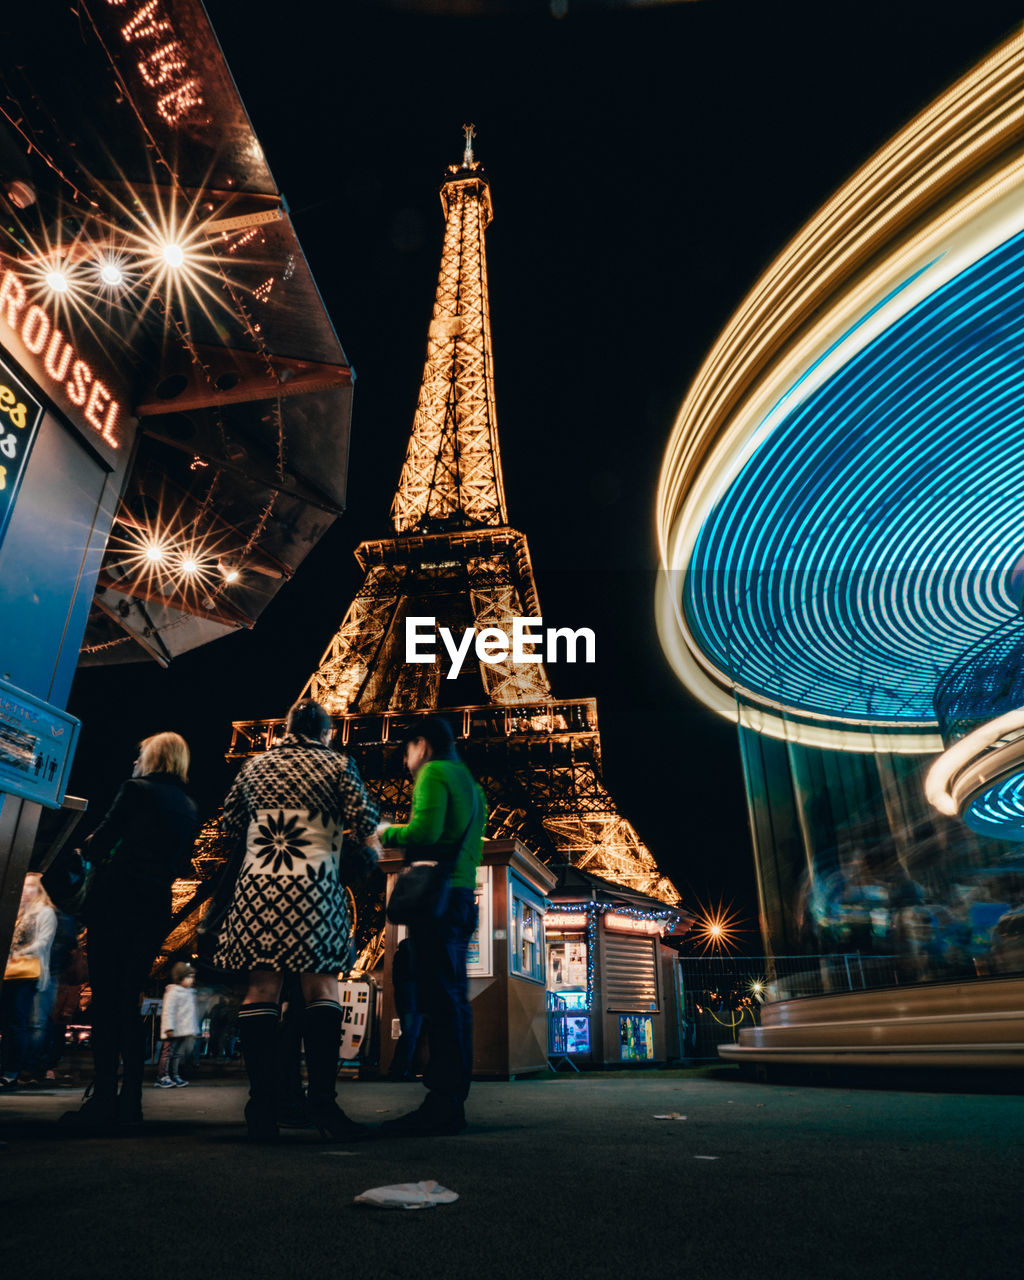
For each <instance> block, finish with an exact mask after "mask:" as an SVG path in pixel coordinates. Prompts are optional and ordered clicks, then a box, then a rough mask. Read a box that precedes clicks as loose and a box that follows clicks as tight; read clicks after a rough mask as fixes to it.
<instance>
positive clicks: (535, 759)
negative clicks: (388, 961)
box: [229, 125, 679, 965]
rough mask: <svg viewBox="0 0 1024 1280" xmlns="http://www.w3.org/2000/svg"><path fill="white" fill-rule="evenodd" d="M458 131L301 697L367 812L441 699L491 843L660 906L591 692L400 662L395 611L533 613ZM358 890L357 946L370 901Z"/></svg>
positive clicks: (392, 782) (478, 669)
mask: <svg viewBox="0 0 1024 1280" xmlns="http://www.w3.org/2000/svg"><path fill="white" fill-rule="evenodd" d="M465 132H466V146H465V152H464V155H463V159H462V163H461V164H457V165H450V166H449V168H448V172H447V176H446V178H445V181H444V183H443V185H442V187H441V204H442V207H443V209H444V216H445V234H444V244H443V248H442V253H441V266H440V271H439V273H438V282H437V291H436V294H435V298H434V310H433V316H432V319H431V322H430V328H429V331H428V337H427V355H426V363H425V365H424V371H423V380H422V384H421V387H420V393H419V399H418V403H417V406H416V414H415V418H414V421H413V428H412V433H411V435H410V438H409V443H408V446H407V449H406V454H405V461H404V465H403V467H402V472H401V477H400V479H399V482H398V489H397V492H396V493H395V497H394V501H393V503H392V506H391V522H392V525H393V527H394V536H393V537H389V538H386V539H381V540H376V541H366V542H363V543H361V544H360V545H359V546H358V547H357V548H356V552H355V555H356V559H357V561H358V563H359V565H360V568H361V569H362V570H363V572H364V573H365V575H366V576H365V579H364V581H363V584H362V586H361V588H360V589H359V591H358V592H357V594H356V596H355V598H354V599H353V601H352V603H351V605H350V606H349V608H348V611H347V612H346V614H345V617H344V619H343V621H342V623H341V626H340V627H339V629H338V631H337V632H336V633H335V635H334V636H333V638H332V639H331V642H330V644H329V646H328V648H327V650H326V652H325V653H324V655H323V657H322V659H321V661H320V664H319V666H318V667H317V669H316V671H315V672H314V673H313V674H312V676H311V677H310V679H309V681H308V682H307V684H306V686H305V688H304V689H303V696H307V697H312V698H316V699H317V701H319V702H321V703H323V705H324V706H325V707H326V708H327V710H328V711H329V712H330V714H331V716H332V718H333V721H334V725H335V742H336V745H338V746H340V747H344V748H345V749H347V750H351V751H353V752H355V754H356V758H357V760H358V762H359V766H360V769H361V771H362V773H363V776H364V778H365V779H366V781H367V784H368V786H369V787H370V788H371V790H372V791H373V792H374V793H375V795H376V796H377V797H378V799H379V801H380V804H381V808H382V811H384V812H389V813H392V814H395V815H401V814H403V813H404V812H406V811H407V808H408V803H409V796H410V789H411V788H410V783H409V779H408V778H407V777H406V775H405V772H404V770H403V768H402V761H401V742H402V733H403V732H404V730H405V728H406V727H407V726H408V723H409V721H410V719H411V718H412V717H415V716H416V715H422V714H427V713H430V712H433V711H438V710H441V711H443V712H445V714H447V715H448V716H449V718H450V720H451V722H452V724H453V726H454V728H455V730H456V734H457V737H458V739H459V750H460V753H461V754H462V756H463V757H464V759H466V761H467V763H468V764H469V766H470V767H471V768H472V770H473V772H474V773H475V774H476V775H477V777H478V778H479V779H480V781H481V784H482V785H483V787H484V789H485V791H486V793H487V796H488V799H489V803H490V810H491V812H490V821H489V825H488V835H489V836H490V837H491V838H492V839H507V838H510V837H517V838H519V839H520V840H522V841H523V843H524V844H525V845H527V846H528V847H529V848H530V849H531V850H532V851H533V852H535V853H536V854H537V855H538V856H539V857H540V858H542V859H543V860H544V861H545V862H549V863H557V862H571V863H572V864H574V865H575V866H578V867H583V868H586V869H587V870H588V871H590V872H592V873H594V874H596V875H599V876H602V877H604V878H606V879H608V880H612V881H614V882H616V883H618V884H622V885H626V886H628V887H630V888H633V889H636V890H639V891H641V892H643V893H646V894H649V895H651V896H652V897H655V898H658V899H660V900H661V901H663V902H666V903H669V904H675V903H677V902H678V901H679V894H678V893H677V892H676V889H675V887H674V885H673V884H672V882H671V881H670V880H669V879H668V878H667V877H666V876H664V875H663V874H662V873H661V872H660V871H659V869H658V867H657V864H656V863H655V860H654V858H653V856H652V854H651V852H650V850H649V849H648V847H647V846H646V845H645V844H644V842H643V841H642V840H641V839H640V837H639V835H638V834H637V832H636V830H635V828H634V827H633V825H632V824H631V823H630V822H629V820H628V819H627V818H625V817H624V816H623V815H622V814H621V813H619V811H618V809H617V808H616V805H615V802H614V800H613V799H612V797H611V795H610V794H609V792H608V789H607V788H606V786H605V784H604V782H603V779H602V773H601V739H600V733H599V731H598V723H597V705H596V703H595V702H594V700H593V699H575V700H570V701H566V700H557V699H555V698H554V696H553V694H552V690H551V684H550V681H549V679H548V675H547V672H546V670H545V667H544V664H543V662H540V661H535V662H530V663H514V662H513V661H512V658H511V655H510V656H509V657H508V658H507V659H505V660H502V661H499V662H494V663H483V662H477V661H475V660H471V659H470V658H467V660H466V662H465V664H464V667H463V670H462V672H461V674H460V675H459V677H458V678H457V679H455V680H451V679H448V678H447V673H446V672H445V671H444V670H443V667H442V664H441V663H440V662H437V663H410V662H406V660H405V632H406V619H407V618H410V617H432V618H434V619H435V620H436V626H437V627H448V628H449V629H450V631H451V634H452V635H453V636H454V635H462V634H463V632H464V630H465V629H466V628H474V629H476V630H477V631H480V630H482V629H483V628H485V627H496V628H499V629H500V630H501V631H503V632H504V633H505V634H511V631H512V623H513V619H514V618H515V617H517V616H518V617H527V618H536V617H540V616H541V609H540V604H539V601H538V598H537V588H536V585H535V582H534V576H533V568H532V565H531V563H530V553H529V548H528V546H527V541H526V537H525V536H524V535H523V534H522V533H520V532H518V531H517V530H516V529H513V528H511V527H510V526H509V524H508V519H507V514H506V506H505V492H504V485H503V481H502V474H501V456H500V452H499V448H498V431H497V414H496V410H495V400H494V374H493V362H492V355H491V326H490V313H489V304H488V294H487V265H486V255H485V247H484V235H485V232H486V230H487V227H488V226H489V225H490V222H491V220H492V218H493V206H492V203H491V193H490V187H489V183H488V179H487V176H486V174H485V173H484V170H483V168H482V167H481V165H480V162H479V161H478V160H476V158H475V157H474V155H473V149H472V142H473V137H474V132H475V131H474V129H473V127H472V126H471V125H470V126H466V127H465ZM281 732H283V722H282V721H280V720H260V721H240V722H236V724H235V726H234V737H233V742H232V747H231V751H230V752H229V757H231V758H235V759H244V758H245V757H246V756H248V755H251V754H254V753H255V752H258V751H263V750H266V749H267V747H268V746H270V744H271V743H272V742H273V741H274V738H275V737H276V736H277V735H278V734H280V733H281ZM358 896H359V898H360V909H361V927H360V931H359V932H360V935H361V937H362V939H363V940H364V942H366V941H370V940H371V939H372V937H373V936H374V934H375V932H376V930H375V929H374V928H373V925H374V923H375V922H376V921H377V919H378V917H379V915H380V908H379V906H375V905H373V904H370V903H368V902H366V900H365V896H364V895H363V894H360V895H358ZM371 945H372V944H371ZM367 959H372V955H368V954H367V953H364V965H365V963H366V961H367Z"/></svg>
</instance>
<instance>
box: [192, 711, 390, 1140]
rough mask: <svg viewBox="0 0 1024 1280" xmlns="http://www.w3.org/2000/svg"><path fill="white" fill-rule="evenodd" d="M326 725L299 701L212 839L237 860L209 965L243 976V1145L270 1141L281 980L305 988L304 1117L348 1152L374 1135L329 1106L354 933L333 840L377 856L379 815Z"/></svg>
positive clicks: (234, 794)
mask: <svg viewBox="0 0 1024 1280" xmlns="http://www.w3.org/2000/svg"><path fill="white" fill-rule="evenodd" d="M330 732H331V722H330V719H329V717H328V715H327V712H326V711H325V710H324V709H323V707H322V706H320V704H319V703H318V702H313V701H312V700H311V699H305V700H303V701H301V702H297V703H296V704H295V706H294V707H292V709H291V711H289V713H288V722H287V725H286V731H285V736H284V737H283V738H282V739H281V740H280V742H278V743H275V744H274V746H273V747H271V749H270V750H269V751H268V752H266V753H265V754H264V755H261V756H256V757H254V758H253V759H252V760H249V761H248V762H247V763H246V764H245V765H244V766H243V768H242V770H241V772H240V773H239V775H238V777H237V778H236V779H235V784H234V786H233V787H232V788H231V791H230V792H229V794H228V797H227V800H226V801H225V802H224V813H223V817H222V819H221V827H222V829H223V831H224V833H225V835H227V836H229V837H230V838H232V839H234V840H236V841H239V842H240V843H244V845H245V854H244V860H243V861H242V863H241V868H240V870H239V873H238V880H237V882H236V884H235V888H234V894H233V897H232V900H231V905H230V907H229V909H228V912H227V915H226V917H225V920H224V924H223V927H222V929H221V933H220V940H219V943H218V946H217V950H216V953H215V957H214V959H215V962H216V963H217V964H218V965H219V966H221V967H222V968H225V969H230V970H235V971H245V972H247V973H248V975H249V990H248V993H247V994H246V997H245V1000H244V1001H243V1003H242V1006H241V1009H240V1010H239V1015H238V1029H239V1035H240V1037H241V1041H242V1051H243V1053H244V1055H245V1065H246V1070H247V1071H248V1073H249V1086H250V1089H249V1102H248V1103H247V1104H246V1108H245V1118H246V1121H247V1123H248V1126H249V1137H250V1138H252V1139H254V1140H256V1141H274V1140H276V1139H277V1137H278V1132H277V1124H276V1122H275V1110H276V1097H275V1093H276V1044H277V1021H278V1000H279V997H280V993H281V985H282V982H283V979H284V975H285V973H289V972H290V973H298V974H301V977H302V992H303V995H304V997H305V1000H306V1009H305V1013H304V1014H303V1024H302V1038H303V1041H304V1043H305V1049H306V1068H307V1072H308V1075H309V1106H310V1112H311V1114H312V1117H313V1120H314V1122H315V1123H316V1124H317V1126H318V1127H319V1128H320V1130H321V1132H322V1133H329V1134H330V1135H331V1136H332V1137H334V1138H339V1139H343V1140H345V1141H353V1140H356V1139H358V1138H362V1137H366V1136H368V1134H369V1133H371V1132H372V1130H370V1129H368V1128H367V1127H366V1126H365V1125H360V1124H356V1123H355V1122H354V1121H352V1120H350V1119H349V1118H348V1117H347V1116H346V1115H345V1113H344V1111H342V1110H341V1108H340V1107H339V1106H338V1104H337V1102H336V1101H335V1098H334V1093H335V1082H336V1079H337V1073H338V1051H339V1046H340V1042H341V1006H340V1004H339V1003H338V983H337V978H338V972H339V970H343V969H347V968H348V966H349V950H350V944H351V932H350V923H349V914H348V904H347V901H346V894H345V885H344V883H343V881H342V879H341V874H340V870H339V858H340V854H341V843H342V832H343V830H345V829H346V828H347V829H348V830H349V831H350V834H351V838H352V840H354V841H355V842H356V844H357V846H364V845H366V844H370V845H371V847H375V848H379V844H378V843H377V842H376V838H375V836H374V831H375V828H376V824H377V809H376V807H375V805H374V804H373V802H372V801H371V800H370V798H369V797H368V796H367V793H366V788H365V786H364V785H363V780H362V778H361V777H360V776H359V770H358V769H357V768H356V765H355V762H354V761H353V760H352V759H350V758H349V757H348V756H345V755H340V754H339V753H338V752H336V751H332V750H331V749H330V748H329V747H328V746H327V740H328V738H329V737H330Z"/></svg>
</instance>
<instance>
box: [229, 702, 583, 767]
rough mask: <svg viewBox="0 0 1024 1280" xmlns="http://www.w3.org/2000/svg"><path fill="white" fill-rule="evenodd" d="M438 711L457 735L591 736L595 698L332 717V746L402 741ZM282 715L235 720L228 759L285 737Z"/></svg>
mask: <svg viewBox="0 0 1024 1280" xmlns="http://www.w3.org/2000/svg"><path fill="white" fill-rule="evenodd" d="M432 714H433V715H436V714H441V715H443V716H445V718H446V719H447V720H448V722H449V723H450V724H451V726H452V728H453V730H454V731H455V735H456V737H457V738H460V739H466V738H473V739H486V738H499V739H500V738H505V739H508V738H518V739H522V740H529V739H530V738H538V739H539V738H541V737H543V738H545V739H551V738H557V737H560V736H566V737H596V735H597V702H596V700H595V699H594V698H570V699H565V700H561V701H556V700H554V699H552V700H550V701H548V702H530V703H520V704H514V703H512V704H505V705H499V704H494V703H486V704H483V705H480V706H470V707H442V708H440V709H439V710H438V711H434V712H430V711H385V712H378V713H373V714H370V715H340V716H332V717H331V723H332V725H333V727H334V734H333V737H332V745H333V746H335V747H339V748H341V747H348V746H354V747H356V746H367V745H371V744H372V745H376V744H381V743H401V741H402V737H403V735H404V734H405V733H406V731H407V730H408V729H409V728H410V727H411V726H413V725H414V724H415V722H416V720H417V719H419V718H421V717H422V716H424V715H432ZM284 726H285V722H284V719H283V718H282V719H278V720H236V721H235V722H234V724H233V725H232V730H233V732H232V735H231V747H230V750H229V752H228V756H229V758H230V757H242V756H251V755H255V754H256V753H257V752H261V751H267V750H269V749H270V747H272V746H273V745H274V743H275V742H277V741H279V740H280V738H282V737H283V736H284Z"/></svg>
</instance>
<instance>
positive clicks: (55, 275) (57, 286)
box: [46, 267, 70, 293]
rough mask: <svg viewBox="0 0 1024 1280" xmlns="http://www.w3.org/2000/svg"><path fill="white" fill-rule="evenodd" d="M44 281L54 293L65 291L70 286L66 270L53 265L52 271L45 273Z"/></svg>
mask: <svg viewBox="0 0 1024 1280" xmlns="http://www.w3.org/2000/svg"><path fill="white" fill-rule="evenodd" d="M46 283H47V285H48V286H49V287H50V288H51V289H52V290H53V292H54V293H67V291H68V289H69V287H70V283H69V281H68V277H67V274H66V272H64V271H62V270H61V269H60V268H59V267H55V268H54V270H53V271H48V272H47V273H46Z"/></svg>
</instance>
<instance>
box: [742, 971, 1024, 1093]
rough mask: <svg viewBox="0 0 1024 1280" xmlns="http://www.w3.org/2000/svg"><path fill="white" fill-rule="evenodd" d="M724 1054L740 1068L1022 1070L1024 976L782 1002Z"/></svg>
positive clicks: (769, 1007)
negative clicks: (760, 1066)
mask: <svg viewBox="0 0 1024 1280" xmlns="http://www.w3.org/2000/svg"><path fill="white" fill-rule="evenodd" d="M718 1052H719V1054H720V1056H721V1057H722V1058H723V1059H725V1060H726V1061H727V1062H735V1063H739V1064H741V1065H745V1064H751V1065H768V1064H788V1065H798V1064H803V1065H806V1066H815V1067H818V1066H829V1067H858V1068H860V1067H884V1068H890V1067H899V1068H903V1067H916V1068H939V1069H943V1070H950V1069H954V1070H955V1069H964V1070H970V1071H975V1070H1004V1071H1005V1070H1007V1069H1013V1068H1019V1067H1024V977H1020V978H975V979H969V980H966V981H963V982H939V983H928V984H927V985H921V986H907V987H888V988H885V989H882V990H876V991H850V992H846V993H844V994H843V995H828V996H805V997H803V998H801V999H798V1000H780V1001H779V1002H778V1003H776V1004H766V1005H764V1006H763V1007H762V1009H761V1025H760V1026H759V1027H754V1028H751V1029H748V1030H745V1031H742V1032H741V1033H740V1039H739V1043H738V1044H726V1045H721V1046H720V1047H719V1050H718Z"/></svg>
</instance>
